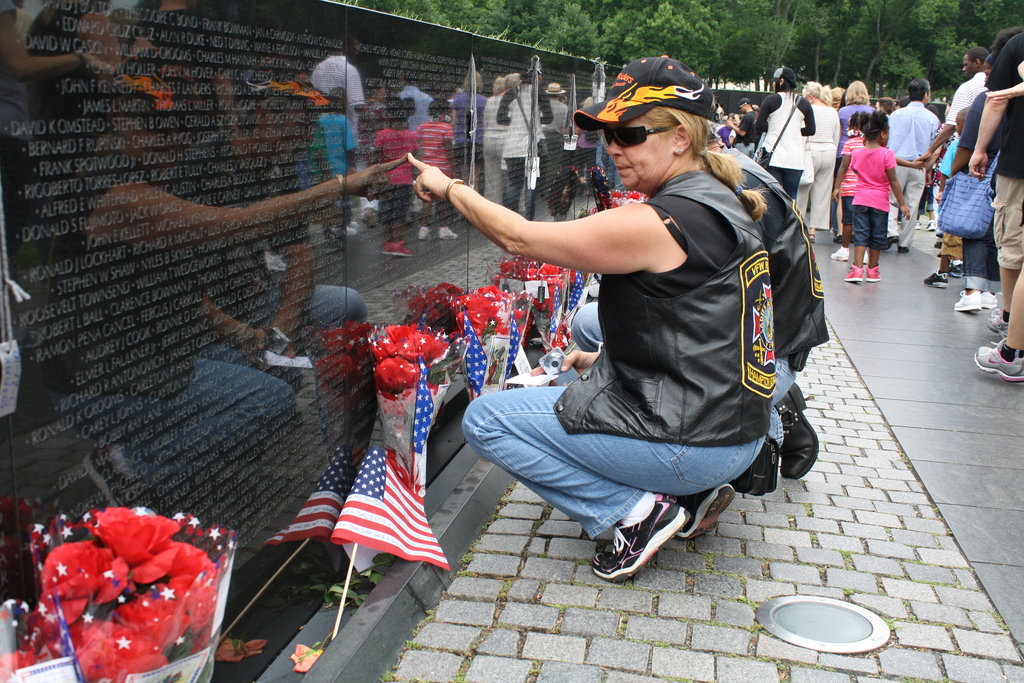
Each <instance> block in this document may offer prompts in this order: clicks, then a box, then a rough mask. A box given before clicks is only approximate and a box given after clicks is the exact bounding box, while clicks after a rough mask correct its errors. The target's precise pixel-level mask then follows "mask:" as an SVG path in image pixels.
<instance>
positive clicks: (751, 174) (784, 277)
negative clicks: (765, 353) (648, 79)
mask: <svg viewBox="0 0 1024 683" xmlns="http://www.w3.org/2000/svg"><path fill="white" fill-rule="evenodd" d="M726 154H727V155H728V156H730V157H732V158H733V159H735V160H736V161H738V162H739V164H740V167H741V168H742V169H743V174H744V181H743V185H744V187H746V188H748V189H759V188H764V193H765V197H764V198H765V201H767V202H768V213H766V214H765V215H764V217H763V218H761V220H760V221H758V223H757V227H758V228H760V230H761V238H762V240H763V241H764V245H765V249H767V250H768V265H769V267H770V269H771V278H772V299H773V301H774V302H775V353H776V354H778V356H779V358H789V362H790V366H791V367H792V368H793V370H795V371H799V370H802V369H803V366H804V363H805V362H806V360H807V352H808V351H810V350H811V349H812V348H814V347H815V346H818V345H819V344H824V343H825V342H827V341H828V327H827V326H826V325H825V292H824V290H823V289H822V286H821V275H820V274H819V273H818V264H817V262H816V261H815V260H814V250H813V249H811V241H810V238H809V237H808V236H807V230H806V229H805V228H804V222H803V220H802V219H801V217H800V213H799V212H798V211H797V209H796V203H795V202H794V201H793V200H792V199H791V198H790V197H789V195H788V194H786V191H785V190H783V189H782V185H780V184H779V182H778V181H777V180H775V178H774V177H772V175H771V174H770V173H768V171H766V170H764V169H763V168H761V167H760V166H758V165H757V163H756V162H755V161H754V160H753V159H751V158H750V157H748V156H747V155H746V154H743V153H742V152H739V151H737V150H728V151H727V152H726Z"/></svg>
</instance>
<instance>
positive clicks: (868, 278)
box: [864, 277, 882, 282]
mask: <svg viewBox="0 0 1024 683" xmlns="http://www.w3.org/2000/svg"><path fill="white" fill-rule="evenodd" d="M881 281H882V278H880V277H866V278H864V282H881Z"/></svg>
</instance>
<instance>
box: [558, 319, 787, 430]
mask: <svg viewBox="0 0 1024 683" xmlns="http://www.w3.org/2000/svg"><path fill="white" fill-rule="evenodd" d="M572 340H573V341H574V342H575V343H576V346H577V347H579V349H580V351H591V352H592V351H597V349H598V347H599V346H600V344H601V341H602V340H603V337H602V335H601V324H600V322H599V321H598V318H597V303H596V302H594V303H589V304H586V305H584V306H580V308H579V309H578V310H577V311H576V315H575V316H573V319H572ZM795 381H796V376H795V375H794V373H793V370H792V368H790V366H789V359H788V358H778V359H776V362H775V393H774V394H773V395H772V405H775V404H776V403H778V402H779V401H781V400H782V397H783V396H785V395H786V392H787V391H789V388H790V387H791V386H793V382H795ZM769 418H770V419H771V425H770V426H769V428H768V436H770V437H771V438H772V439H774V440H775V443H777V444H779V445H780V446H781V445H782V419H781V418H779V414H778V413H777V412H776V411H774V410H773V411H771V412H770V413H769Z"/></svg>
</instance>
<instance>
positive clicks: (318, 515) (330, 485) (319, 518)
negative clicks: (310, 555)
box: [267, 446, 355, 545]
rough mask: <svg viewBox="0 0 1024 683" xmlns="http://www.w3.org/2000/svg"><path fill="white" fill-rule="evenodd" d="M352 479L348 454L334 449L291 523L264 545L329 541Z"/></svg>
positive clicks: (345, 450) (339, 448) (349, 455)
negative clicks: (317, 480) (325, 467)
mask: <svg viewBox="0 0 1024 683" xmlns="http://www.w3.org/2000/svg"><path fill="white" fill-rule="evenodd" d="M354 478H355V468H354V467H353V465H352V455H351V453H350V452H349V450H348V447H346V446H338V448H337V450H335V451H334V455H333V456H332V457H331V461H330V462H329V463H327V469H326V470H324V473H323V474H322V475H321V476H320V481H319V482H317V485H316V489H315V490H314V491H313V494H312V495H311V496H310V497H309V500H307V501H306V504H305V505H303V506H302V509H301V510H299V514H298V515H297V516H296V517H295V521H294V522H292V523H291V524H290V525H289V526H288V528H287V529H284V530H283V531H280V532H278V534H277V535H276V536H274V537H273V538H271V539H270V540H268V541H267V543H268V544H270V545H277V544H279V543H285V542H287V541H301V540H303V539H306V538H314V539H317V540H327V539H328V538H330V537H331V531H332V530H333V529H334V525H335V524H336V523H337V521H338V516H339V515H340V514H341V509H342V507H343V506H344V504H345V496H347V495H348V492H349V489H350V488H352V480H353V479H354Z"/></svg>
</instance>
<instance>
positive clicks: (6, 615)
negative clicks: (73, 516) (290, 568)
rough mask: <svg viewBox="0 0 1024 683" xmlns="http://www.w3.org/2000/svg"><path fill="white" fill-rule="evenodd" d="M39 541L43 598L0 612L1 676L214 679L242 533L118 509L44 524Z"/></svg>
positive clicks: (35, 544) (89, 682)
mask: <svg viewBox="0 0 1024 683" xmlns="http://www.w3.org/2000/svg"><path fill="white" fill-rule="evenodd" d="M30 547H31V551H32V555H33V557H34V559H35V563H36V570H37V572H38V578H39V599H38V602H37V603H36V605H35V607H34V608H32V609H29V608H28V606H27V605H26V604H24V603H16V602H14V601H8V602H7V603H4V605H3V607H2V608H0V612H2V614H0V617H2V625H0V646H3V647H4V648H5V650H4V651H3V652H2V657H0V680H4V681H7V680H16V681H35V680H45V681H48V682H51V681H52V682H63V681H85V682H86V683H93V682H95V683H122V682H124V683H142V682H143V681H145V682H147V683H148V682H149V681H154V682H156V681H181V682H183V683H184V682H187V683H193V682H196V681H207V680H209V679H210V677H211V676H212V674H213V656H214V651H215V650H216V648H217V645H218V642H217V641H218V638H219V632H220V626H221V621H222V619H223V616H224V607H225V605H226V601H227V594H228V583H229V580H230V576H231V565H232V560H233V558H234V551H235V536H234V532H232V531H229V530H228V529H225V528H224V527H219V526H215V527H211V528H209V529H203V528H202V527H201V526H200V523H199V520H198V519H196V518H195V517H191V516H188V515H184V514H177V515H175V516H174V517H172V518H168V517H162V516H159V515H156V514H154V513H152V512H150V511H148V510H145V509H142V508H136V509H134V510H130V509H127V508H106V509H101V510H94V511H92V512H90V513H87V514H86V515H85V516H84V517H82V519H81V520H77V521H71V520H69V519H67V518H66V517H65V516H63V515H61V516H60V517H58V518H57V519H55V520H54V521H53V522H52V523H51V524H50V525H49V526H48V527H44V526H43V525H36V526H35V527H34V529H33V532H32V538H31V541H30ZM37 677H38V678H37Z"/></svg>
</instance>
